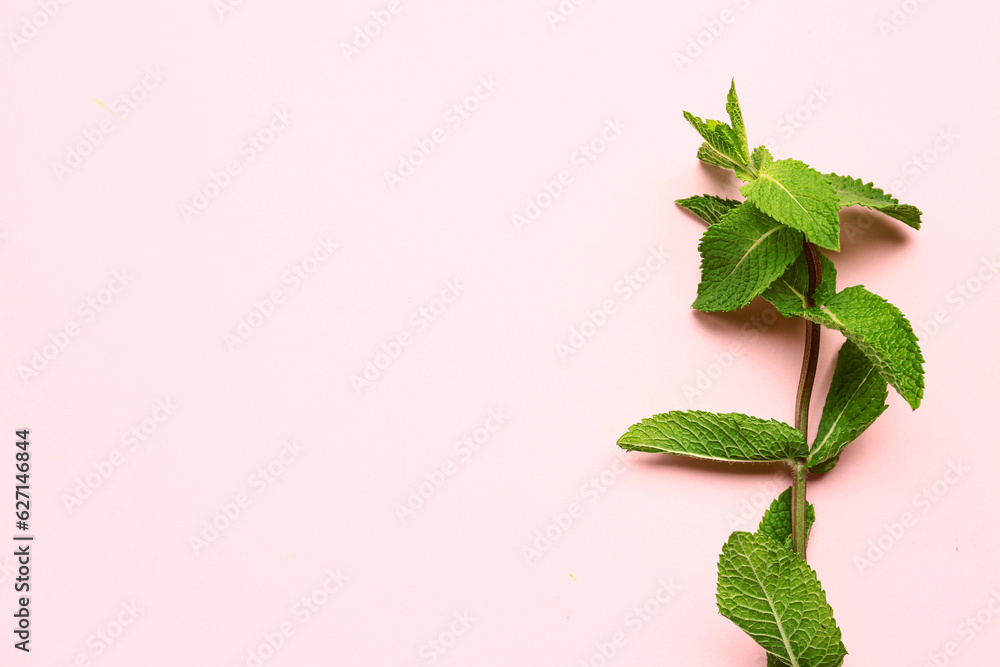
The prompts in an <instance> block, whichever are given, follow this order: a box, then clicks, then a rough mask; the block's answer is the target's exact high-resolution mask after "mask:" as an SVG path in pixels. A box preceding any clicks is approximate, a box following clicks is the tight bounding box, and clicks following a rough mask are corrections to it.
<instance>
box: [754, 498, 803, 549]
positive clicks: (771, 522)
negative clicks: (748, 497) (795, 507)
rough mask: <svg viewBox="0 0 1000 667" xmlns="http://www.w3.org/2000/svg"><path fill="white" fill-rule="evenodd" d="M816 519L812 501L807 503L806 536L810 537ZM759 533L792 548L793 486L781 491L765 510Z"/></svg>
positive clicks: (758, 529)
mask: <svg viewBox="0 0 1000 667" xmlns="http://www.w3.org/2000/svg"><path fill="white" fill-rule="evenodd" d="M815 520H816V510H815V509H813V506H812V503H810V502H807V503H806V537H807V538H808V537H809V530H810V529H811V528H812V525H813V521H815ZM757 532H758V533H763V534H764V535H767V536H768V537H770V538H771V539H772V540H774V541H775V542H777V543H778V544H784V545H786V546H788V548H789V549H790V548H791V539H792V487H788V488H787V489H785V490H784V491H782V492H781V495H780V496H778V497H777V498H775V499H774V501H773V502H772V503H771V506H770V507H768V508H767V511H765V512H764V518H762V519H761V520H760V526H759V527H758V528H757Z"/></svg>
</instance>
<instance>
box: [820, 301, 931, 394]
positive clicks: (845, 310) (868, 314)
mask: <svg viewBox="0 0 1000 667" xmlns="http://www.w3.org/2000/svg"><path fill="white" fill-rule="evenodd" d="M802 316H803V317H805V318H806V319H808V320H812V321H813V322H818V323H820V324H822V325H823V326H825V327H828V328H830V329H836V330H837V331H840V332H841V333H843V334H844V335H845V336H846V337H847V338H848V339H849V340H851V341H852V342H853V343H854V344H855V345H857V346H858V348H859V349H860V350H861V351H862V352H863V353H864V354H865V356H867V357H868V358H869V359H871V360H872V362H873V363H874V364H875V367H876V368H877V369H878V370H879V372H880V373H881V374H882V377H884V378H885V379H886V380H887V381H888V382H889V384H891V385H892V386H893V387H894V388H895V389H896V391H898V392H899V395H900V396H902V397H903V398H904V399H906V402H907V403H909V404H910V407H911V408H913V409H914V410H916V409H917V407H918V406H919V405H920V400H921V399H922V398H923V394H924V368H923V363H924V357H923V355H922V354H921V353H920V346H919V345H918V344H917V337H916V335H915V334H914V333H913V327H912V326H910V322H909V321H908V320H907V319H906V316H904V315H903V313H901V312H900V311H899V309H898V308H896V307H895V306H894V305H892V304H891V303H889V302H888V301H886V300H885V299H883V298H882V297H880V296H878V295H877V294H872V293H871V292H869V291H868V290H866V289H865V288H864V287H863V286H861V285H857V286H854V287H848V288H847V289H845V290H844V291H842V292H839V293H837V294H835V295H834V296H832V297H830V298H829V299H827V301H826V303H825V304H824V305H822V306H817V307H815V308H806V309H805V310H803V311H802Z"/></svg>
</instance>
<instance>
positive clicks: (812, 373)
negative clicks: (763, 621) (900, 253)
mask: <svg viewBox="0 0 1000 667" xmlns="http://www.w3.org/2000/svg"><path fill="white" fill-rule="evenodd" d="M802 247H803V250H804V252H805V256H806V264H807V266H808V267H809V289H808V290H807V291H806V305H807V306H809V307H810V308H812V307H813V306H815V305H816V303H815V301H814V299H813V296H814V295H815V294H816V288H817V286H818V285H819V283H820V280H822V278H823V270H822V268H821V266H820V263H819V251H818V250H816V246H815V245H814V244H812V243H809V241H806V240H805V239H803V240H802ZM819 327H820V325H819V324H817V323H815V322H808V321H807V322H806V343H805V350H804V352H803V354H802V373H801V374H800V375H799V390H798V393H797V394H796V396H795V428H797V429H798V430H799V431H800V432H801V433H802V436H803V437H804V438H805V439H806V441H807V442H808V440H809V401H810V400H811V398H812V389H813V382H815V380H816V367H817V365H818V363H819V334H820V328H819ZM808 474H809V471H808V469H807V468H806V466H805V462H804V461H803V460H802V459H797V460H795V461H794V462H792V549H793V550H794V551H795V553H797V554H799V555H800V556H802V558H803V559H804V558H805V557H806V538H807V535H806V477H807V475H808Z"/></svg>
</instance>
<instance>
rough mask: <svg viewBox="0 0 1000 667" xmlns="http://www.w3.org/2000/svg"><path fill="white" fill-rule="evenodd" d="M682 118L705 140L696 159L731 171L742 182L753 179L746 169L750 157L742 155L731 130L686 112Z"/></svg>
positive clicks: (720, 123)
mask: <svg viewBox="0 0 1000 667" xmlns="http://www.w3.org/2000/svg"><path fill="white" fill-rule="evenodd" d="M684 118H686V119H687V121H688V122H689V123H691V125H692V126H693V127H694V129H695V130H697V131H698V134H700V135H701V138H702V139H704V140H705V142H704V143H703V144H702V145H701V148H699V149H698V159H700V160H703V161H704V162H707V163H709V164H712V165H715V166H716V167H722V168H724V169H733V170H734V171H735V172H736V175H737V176H739V177H740V178H741V179H743V180H744V181H748V180H751V179H752V178H753V176H752V175H751V174H749V173H748V172H747V169H746V166H747V164H748V163H749V162H750V156H749V155H747V154H744V151H743V149H742V147H741V145H740V139H739V138H738V137H737V136H736V132H735V131H734V130H733V128H731V127H729V125H727V124H726V123H723V122H721V121H718V120H702V119H701V118H699V117H697V116H695V115H692V114H691V113H689V112H687V111H685V112H684Z"/></svg>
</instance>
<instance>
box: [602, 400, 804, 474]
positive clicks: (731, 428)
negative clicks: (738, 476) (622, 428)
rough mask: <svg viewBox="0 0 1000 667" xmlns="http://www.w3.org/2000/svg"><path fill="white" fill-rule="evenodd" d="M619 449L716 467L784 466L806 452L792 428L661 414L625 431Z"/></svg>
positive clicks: (738, 417) (726, 417)
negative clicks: (715, 464)
mask: <svg viewBox="0 0 1000 667" xmlns="http://www.w3.org/2000/svg"><path fill="white" fill-rule="evenodd" d="M618 446H619V447H621V448H622V449H625V450H629V451H637V452H653V453H664V454H680V455H683V456H693V457H696V458H702V459H714V460H717V461H743V462H757V461H761V462H763V461H787V460H789V459H793V458H795V457H801V456H805V454H806V453H808V450H809V448H808V446H807V445H806V441H805V438H804V437H803V436H802V434H801V433H800V432H799V431H798V430H797V429H795V428H794V427H792V426H789V425H788V424H784V423H782V422H779V421H775V420H774V419H767V420H765V419H759V418H757V417H750V416H748V415H743V414H739V413H736V412H728V413H713V412H702V411H700V410H691V411H682V410H678V411H674V412H665V413H663V414H659V415H653V416H652V417H650V418H648V419H643V420H642V421H641V422H639V423H638V424H633V425H632V426H631V427H629V430H628V432H627V433H626V434H625V435H623V436H622V437H621V438H619V439H618Z"/></svg>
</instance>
